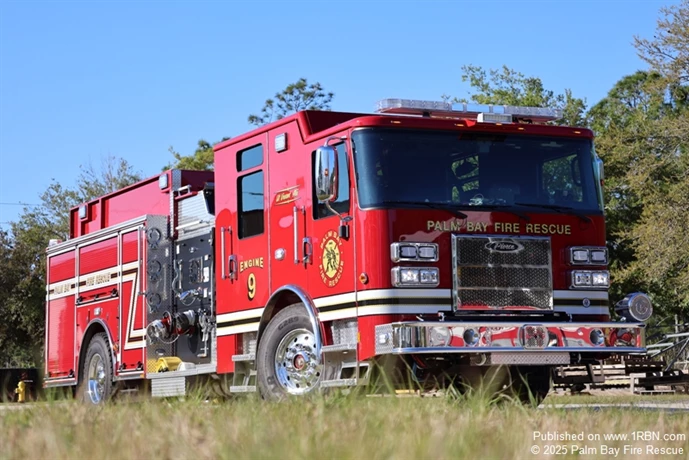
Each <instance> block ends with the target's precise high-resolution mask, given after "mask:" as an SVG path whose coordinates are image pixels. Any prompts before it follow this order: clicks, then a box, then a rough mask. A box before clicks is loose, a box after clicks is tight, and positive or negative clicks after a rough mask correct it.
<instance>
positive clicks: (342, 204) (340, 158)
mask: <svg viewBox="0 0 689 460" xmlns="http://www.w3.org/2000/svg"><path fill="white" fill-rule="evenodd" d="M335 148H336V149H337V170H338V171H339V173H338V174H339V176H338V180H339V183H338V185H337V200H336V201H335V202H334V203H330V206H331V207H332V208H333V209H334V210H335V211H337V212H339V213H341V214H342V213H347V212H349V163H348V162H347V149H346V148H345V144H337V145H336V146H335ZM315 170H316V152H313V153H312V154H311V171H312V173H311V177H314V172H315ZM313 191H314V192H313V203H314V206H313V218H314V219H322V218H324V217H330V216H334V215H335V214H333V213H332V212H330V211H329V210H328V208H326V207H325V204H323V203H319V202H318V199H317V198H316V187H315V186H314V187H313Z"/></svg>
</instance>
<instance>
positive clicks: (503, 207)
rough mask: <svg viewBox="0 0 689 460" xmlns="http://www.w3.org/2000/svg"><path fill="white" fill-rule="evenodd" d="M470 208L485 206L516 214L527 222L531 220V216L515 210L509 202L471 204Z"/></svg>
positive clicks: (485, 207)
mask: <svg viewBox="0 0 689 460" xmlns="http://www.w3.org/2000/svg"><path fill="white" fill-rule="evenodd" d="M469 207H470V208H484V209H496V210H500V211H504V212H509V213H510V214H514V215H515V216H517V217H519V218H520V219H524V220H525V221H527V222H530V221H531V218H530V217H529V216H527V215H526V214H523V213H521V212H519V211H515V210H514V209H511V206H510V205H507V204H470V205H469Z"/></svg>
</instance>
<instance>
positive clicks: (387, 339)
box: [375, 324, 393, 355]
mask: <svg viewBox="0 0 689 460" xmlns="http://www.w3.org/2000/svg"><path fill="white" fill-rule="evenodd" d="M392 334H393V332H392V324H382V325H380V326H376V336H375V340H376V354H377V355H382V354H386V353H391V352H392V344H393V340H392V339H393V337H392Z"/></svg>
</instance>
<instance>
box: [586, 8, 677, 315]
mask: <svg viewBox="0 0 689 460" xmlns="http://www.w3.org/2000/svg"><path fill="white" fill-rule="evenodd" d="M662 11H663V12H664V14H665V17H663V18H661V19H660V20H659V21H658V31H657V33H656V35H655V38H654V39H653V40H647V39H640V38H636V41H635V44H636V47H637V49H638V51H639V53H640V55H641V56H642V58H644V59H645V60H646V61H647V62H648V63H649V64H651V70H650V71H647V72H646V71H639V72H636V73H635V74H633V75H629V76H627V77H624V78H622V79H621V80H620V81H619V82H618V83H617V84H616V85H615V86H614V87H613V89H612V90H611V91H610V92H609V93H608V96H607V97H606V98H605V99H603V100H602V101H600V102H599V103H598V104H596V105H595V106H594V107H593V108H592V109H591V111H590V112H589V120H590V123H591V127H592V128H593V129H594V131H595V132H596V134H597V135H598V139H597V149H598V153H599V155H600V156H601V157H602V158H603V160H604V161H605V162H606V182H605V185H606V203H607V206H606V211H607V216H608V219H607V224H608V243H609V247H610V250H611V255H612V258H613V260H614V263H613V264H612V266H611V271H612V275H613V279H614V280H615V285H614V286H613V287H614V290H615V291H616V292H614V294H615V295H616V296H619V295H622V294H623V293H625V292H628V291H629V290H631V289H635V290H637V289H642V290H646V291H648V292H649V293H651V294H652V295H653V300H654V303H655V304H656V305H657V306H658V307H659V312H660V315H661V316H662V315H665V314H672V313H680V314H682V313H683V314H686V313H687V312H688V311H689V234H688V233H687V227H689V172H688V171H689V158H688V156H689V86H687V83H688V82H689V80H688V79H687V76H688V75H689V68H688V63H689V28H688V27H687V25H688V20H689V2H687V1H684V2H683V3H682V5H681V6H677V7H673V8H669V9H663V10H662Z"/></svg>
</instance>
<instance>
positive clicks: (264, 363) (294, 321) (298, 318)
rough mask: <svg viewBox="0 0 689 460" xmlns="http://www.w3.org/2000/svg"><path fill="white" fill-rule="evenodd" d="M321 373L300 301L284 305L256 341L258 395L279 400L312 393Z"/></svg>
mask: <svg viewBox="0 0 689 460" xmlns="http://www.w3.org/2000/svg"><path fill="white" fill-rule="evenodd" d="M322 373H323V366H322V363H321V362H320V361H319V358H318V357H317V356H316V353H315V340H314V335H313V329H312V327H311V320H310V319H309V315H308V313H307V312H306V307H305V306H304V304H302V303H298V304H294V305H290V306H289V307H286V308H285V309H284V310H282V311H280V312H279V313H278V314H277V315H275V317H273V319H271V320H270V322H269V323H268V326H267V327H266V330H265V331H264V332H263V335H262V337H261V341H260V343H259V345H258V353H257V356H256V374H257V376H256V379H257V384H258V391H259V393H260V395H261V397H262V398H264V399H268V400H281V399H285V398H287V397H290V396H302V395H306V394H308V393H312V392H313V391H314V390H316V389H317V388H318V387H319V384H320V380H321V377H322Z"/></svg>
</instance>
